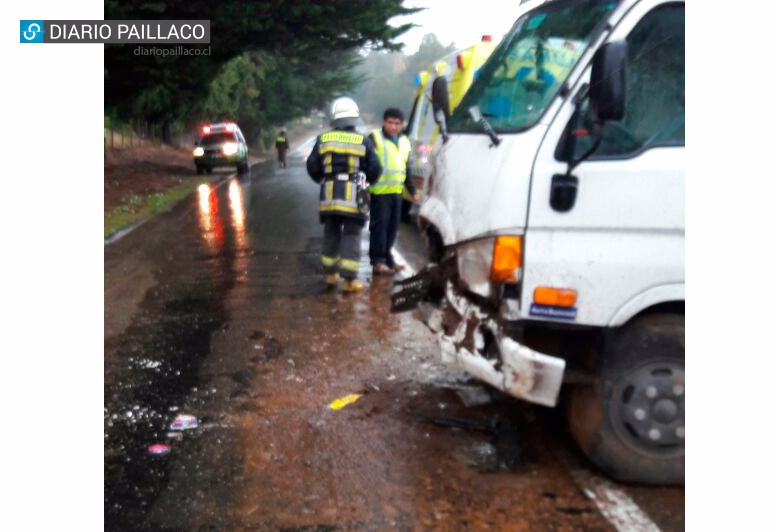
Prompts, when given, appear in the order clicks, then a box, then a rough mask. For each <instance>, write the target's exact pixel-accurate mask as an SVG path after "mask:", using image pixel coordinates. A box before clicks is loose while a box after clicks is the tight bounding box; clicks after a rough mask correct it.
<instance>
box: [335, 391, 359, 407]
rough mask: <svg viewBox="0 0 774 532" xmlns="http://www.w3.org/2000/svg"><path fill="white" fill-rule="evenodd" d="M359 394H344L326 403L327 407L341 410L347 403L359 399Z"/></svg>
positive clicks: (349, 403)
mask: <svg viewBox="0 0 774 532" xmlns="http://www.w3.org/2000/svg"><path fill="white" fill-rule="evenodd" d="M360 397H361V395H360V394H359V393H351V394H349V395H345V396H344V397H339V398H338V399H336V400H335V401H333V402H332V403H331V404H329V405H328V408H330V409H331V410H341V409H342V408H344V407H345V406H347V405H351V404H352V403H354V402H355V401H357V400H358V399H360Z"/></svg>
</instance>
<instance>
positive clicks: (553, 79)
mask: <svg viewBox="0 0 774 532" xmlns="http://www.w3.org/2000/svg"><path fill="white" fill-rule="evenodd" d="M618 2H619V0H568V1H559V2H552V3H550V4H548V5H546V6H544V7H540V8H537V9H535V10H533V11H530V12H529V13H527V14H525V15H524V16H522V17H520V18H519V19H518V20H517V21H516V24H514V25H513V28H512V29H511V31H510V32H508V34H507V35H506V36H505V38H503V41H502V43H500V45H499V46H498V47H497V49H496V50H495V51H494V53H493V54H492V57H491V58H490V59H489V61H487V63H486V64H485V65H484V66H483V67H482V69H481V74H480V76H479V77H478V79H477V80H476V81H475V82H474V83H473V85H472V86H471V87H470V90H469V91H468V92H467V94H465V97H464V98H463V100H462V102H461V103H460V105H459V107H457V109H456V110H455V112H454V113H453V114H452V116H451V119H450V120H449V131H450V132H458V133H464V132H481V131H482V130H481V126H479V125H477V124H476V123H475V122H473V119H472V118H470V115H469V114H468V109H469V108H470V107H472V106H474V105H478V106H479V108H480V109H481V113H482V114H483V116H484V117H485V118H486V119H487V121H488V122H489V123H490V124H491V125H492V127H493V128H494V129H495V131H497V132H499V133H512V132H516V131H520V130H523V129H526V128H529V127H531V126H532V125H534V124H535V123H536V122H537V121H538V120H539V119H540V117H541V116H542V114H543V112H544V111H545V110H546V108H547V107H548V106H549V104H550V103H551V100H552V99H553V98H554V96H555V95H556V93H557V92H558V91H559V88H560V87H561V86H562V83H564V81H565V80H566V79H567V76H568V75H569V74H570V71H571V70H572V69H573V67H575V64H576V63H577V62H578V59H580V56H581V55H582V54H583V52H584V51H585V50H586V47H587V46H588V44H589V42H590V40H591V39H592V38H593V37H594V35H595V34H596V32H597V31H598V30H599V29H600V28H601V27H602V24H603V22H604V21H605V19H606V18H607V16H608V15H609V14H610V13H611V12H612V11H613V9H614V8H615V7H616V5H617V4H618Z"/></svg>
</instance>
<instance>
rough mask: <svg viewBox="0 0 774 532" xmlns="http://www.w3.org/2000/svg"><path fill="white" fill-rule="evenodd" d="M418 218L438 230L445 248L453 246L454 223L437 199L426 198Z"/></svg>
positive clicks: (444, 206) (447, 210)
mask: <svg viewBox="0 0 774 532" xmlns="http://www.w3.org/2000/svg"><path fill="white" fill-rule="evenodd" d="M419 217H420V218H422V219H423V220H424V221H426V222H428V223H429V224H430V225H432V226H433V227H435V228H436V229H437V230H438V232H439V233H440V235H441V238H442V239H443V243H444V245H445V246H448V245H449V244H454V241H455V239H454V223H453V222H452V217H451V213H450V212H449V209H447V208H446V205H444V204H443V202H441V201H440V200H439V199H438V198H434V197H429V198H427V200H426V201H425V202H424V203H423V204H422V206H421V207H420V208H419Z"/></svg>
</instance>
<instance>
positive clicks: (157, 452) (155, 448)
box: [148, 443, 169, 456]
mask: <svg viewBox="0 0 774 532" xmlns="http://www.w3.org/2000/svg"><path fill="white" fill-rule="evenodd" d="M167 453H169V445H164V444H163V443H154V444H153V445H149V446H148V454H149V455H151V456H161V455H163V454H167Z"/></svg>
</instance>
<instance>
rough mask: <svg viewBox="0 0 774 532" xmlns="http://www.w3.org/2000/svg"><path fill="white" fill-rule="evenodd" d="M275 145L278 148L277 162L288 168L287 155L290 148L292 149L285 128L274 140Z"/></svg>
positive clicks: (281, 166)
mask: <svg viewBox="0 0 774 532" xmlns="http://www.w3.org/2000/svg"><path fill="white" fill-rule="evenodd" d="M274 146H275V147H276V148H277V162H279V166H280V168H287V167H288V160H287V155H288V149H290V144H289V143H288V136H287V135H286V134H285V130H284V129H283V130H282V132H280V134H279V135H277V140H276V141H275V142H274Z"/></svg>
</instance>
